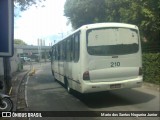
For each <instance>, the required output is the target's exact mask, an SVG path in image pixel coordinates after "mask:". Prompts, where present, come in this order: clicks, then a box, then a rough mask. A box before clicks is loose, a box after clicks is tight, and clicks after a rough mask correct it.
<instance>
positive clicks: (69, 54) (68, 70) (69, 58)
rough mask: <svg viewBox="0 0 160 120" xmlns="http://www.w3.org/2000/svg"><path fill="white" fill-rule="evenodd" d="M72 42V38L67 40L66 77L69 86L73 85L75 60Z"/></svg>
mask: <svg viewBox="0 0 160 120" xmlns="http://www.w3.org/2000/svg"><path fill="white" fill-rule="evenodd" d="M72 41H73V38H72V37H70V38H68V39H67V41H66V42H67V46H66V64H65V72H66V77H67V79H68V82H69V85H71V84H72V82H71V80H72V64H73V63H72V59H73V49H72Z"/></svg>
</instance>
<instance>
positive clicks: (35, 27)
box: [14, 0, 72, 46]
mask: <svg viewBox="0 0 160 120" xmlns="http://www.w3.org/2000/svg"><path fill="white" fill-rule="evenodd" d="M41 4H43V5H44V6H45V7H40V6H41V5H40V6H39V7H35V6H31V7H30V8H29V9H28V10H26V11H24V12H19V10H18V9H15V13H16V14H17V13H19V14H20V17H15V19H14V39H21V40H23V41H24V42H25V43H27V44H28V45H37V44H38V42H37V40H38V39H42V40H45V45H46V46H49V45H50V44H51V43H52V45H53V44H54V41H56V42H58V41H60V40H61V39H62V38H64V37H65V36H66V35H68V34H69V33H71V31H72V27H71V24H69V25H66V23H67V21H68V19H67V18H66V17H65V16H64V4H65V0H46V1H45V2H43V3H41Z"/></svg>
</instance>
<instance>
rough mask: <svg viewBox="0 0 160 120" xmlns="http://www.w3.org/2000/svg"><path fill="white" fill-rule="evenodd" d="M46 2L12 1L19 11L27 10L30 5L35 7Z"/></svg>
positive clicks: (39, 0)
mask: <svg viewBox="0 0 160 120" xmlns="http://www.w3.org/2000/svg"><path fill="white" fill-rule="evenodd" d="M42 1H46V0H14V3H15V4H16V5H18V6H19V7H20V10H21V11H24V10H26V9H28V8H29V7H30V6H31V5H37V4H38V3H40V2H42Z"/></svg>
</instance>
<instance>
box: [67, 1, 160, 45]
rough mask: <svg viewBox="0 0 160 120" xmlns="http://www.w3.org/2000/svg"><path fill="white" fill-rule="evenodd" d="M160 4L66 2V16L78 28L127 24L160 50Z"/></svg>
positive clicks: (144, 2)
mask: <svg viewBox="0 0 160 120" xmlns="http://www.w3.org/2000/svg"><path fill="white" fill-rule="evenodd" d="M159 11H160V0H155V1H153V0H66V3H65V6H64V13H65V16H66V17H68V18H69V20H70V21H71V23H72V26H73V27H74V28H78V27H80V26H82V25H84V24H91V23H96V22H124V23H130V24H135V25H137V26H138V27H139V28H140V31H141V36H142V38H143V37H145V38H146V40H147V41H148V42H156V44H159V46H160V34H159V33H160V27H159V26H160V12H159Z"/></svg>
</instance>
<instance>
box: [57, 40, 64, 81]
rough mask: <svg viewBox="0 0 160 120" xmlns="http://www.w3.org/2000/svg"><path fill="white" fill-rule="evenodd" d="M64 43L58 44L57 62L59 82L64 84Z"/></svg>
mask: <svg viewBox="0 0 160 120" xmlns="http://www.w3.org/2000/svg"><path fill="white" fill-rule="evenodd" d="M64 42H65V41H63V42H60V44H59V61H58V71H59V80H60V81H61V82H62V83H64V59H65V56H64V55H65V43H64Z"/></svg>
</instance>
